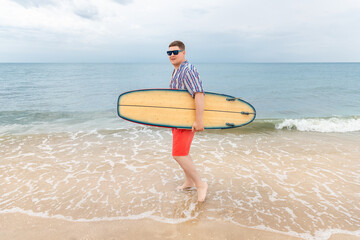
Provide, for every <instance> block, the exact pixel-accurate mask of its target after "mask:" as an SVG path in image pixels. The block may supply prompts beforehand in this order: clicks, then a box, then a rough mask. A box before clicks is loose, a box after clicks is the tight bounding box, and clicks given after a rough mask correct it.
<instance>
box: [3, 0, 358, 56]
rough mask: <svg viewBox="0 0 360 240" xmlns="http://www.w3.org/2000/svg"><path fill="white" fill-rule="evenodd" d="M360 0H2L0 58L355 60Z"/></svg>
mask: <svg viewBox="0 0 360 240" xmlns="http://www.w3.org/2000/svg"><path fill="white" fill-rule="evenodd" d="M359 29H360V1H359V0H182V1H173V0H88V1H85V0H47V1H46V0H0V62H106V63H108V62H116V63H125V62H130V63H162V62H168V57H167V55H166V51H167V50H168V45H169V43H170V42H172V41H173V40H182V41H183V42H184V43H185V45H186V56H187V58H188V59H189V60H191V61H192V62H197V63H237V62H360V30H359Z"/></svg>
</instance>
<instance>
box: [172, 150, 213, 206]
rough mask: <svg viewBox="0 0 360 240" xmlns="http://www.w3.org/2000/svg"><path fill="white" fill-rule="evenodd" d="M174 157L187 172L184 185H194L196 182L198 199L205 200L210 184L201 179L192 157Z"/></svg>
mask: <svg viewBox="0 0 360 240" xmlns="http://www.w3.org/2000/svg"><path fill="white" fill-rule="evenodd" d="M174 159H175V160H176V161H177V162H178V164H179V165H180V167H181V168H182V169H183V171H184V173H185V183H184V184H183V185H182V186H184V187H187V186H193V185H191V184H195V186H196V188H197V193H198V201H199V202H203V201H205V198H206V193H207V189H208V185H207V183H206V182H203V181H202V180H201V178H200V176H199V173H198V172H197V171H196V168H195V165H194V163H193V161H192V159H191V157H190V156H189V155H188V156H174ZM190 181H191V182H190Z"/></svg>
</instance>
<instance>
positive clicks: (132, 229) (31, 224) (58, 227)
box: [0, 213, 359, 240]
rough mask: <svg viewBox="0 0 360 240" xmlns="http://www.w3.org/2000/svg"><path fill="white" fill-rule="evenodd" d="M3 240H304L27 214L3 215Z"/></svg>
mask: <svg viewBox="0 0 360 240" xmlns="http://www.w3.org/2000/svg"><path fill="white" fill-rule="evenodd" d="M0 236H1V237H0V239H2V240H3V239H4V240H5V239H11V240H22V239H27V240H42V239H44V240H45V239H46V240H48V239H53V240H58V239H59V240H65V239H69V240H97V239H104V240H105V239H106V240H116V239H190V240H192V239H193V240H198V239H206V240H208V239H219V240H220V239H249V240H251V239H261V240H267V239H269V240H295V239H303V238H298V237H294V236H289V235H286V234H281V233H275V232H271V231H263V230H258V229H251V228H245V227H241V226H236V225H234V224H231V223H226V222H222V221H216V220H214V221H211V220H192V221H188V222H184V223H180V224H169V223H161V222H157V221H154V220H150V219H141V220H120V221H99V222H71V221H65V220H58V219H47V218H41V217H31V216H27V215H25V214H18V213H16V214H3V215H0ZM329 239H330V240H355V239H359V237H356V236H352V235H346V234H333V235H332V236H331V237H330V238H329Z"/></svg>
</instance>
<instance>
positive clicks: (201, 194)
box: [197, 182, 208, 202]
mask: <svg viewBox="0 0 360 240" xmlns="http://www.w3.org/2000/svg"><path fill="white" fill-rule="evenodd" d="M207 189H208V184H207V183H206V182H204V183H203V184H202V185H200V186H198V187H197V193H198V202H204V201H205V198H206V193H207Z"/></svg>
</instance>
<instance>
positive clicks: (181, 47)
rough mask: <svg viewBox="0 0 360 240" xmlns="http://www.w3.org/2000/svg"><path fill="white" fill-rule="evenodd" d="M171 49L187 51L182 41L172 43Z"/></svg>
mask: <svg viewBox="0 0 360 240" xmlns="http://www.w3.org/2000/svg"><path fill="white" fill-rule="evenodd" d="M169 47H179V48H180V50H185V44H184V43H183V42H182V41H178V40H177V41H173V42H172V43H170V45H169Z"/></svg>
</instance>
